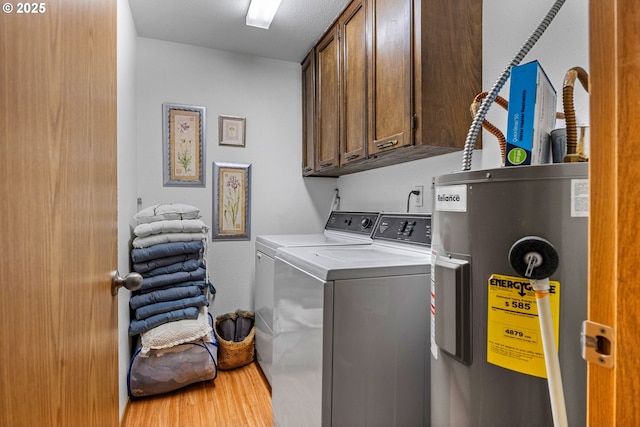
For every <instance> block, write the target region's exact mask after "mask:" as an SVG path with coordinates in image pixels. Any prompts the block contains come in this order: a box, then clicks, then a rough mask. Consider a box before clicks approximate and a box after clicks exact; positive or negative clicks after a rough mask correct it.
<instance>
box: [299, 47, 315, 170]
mask: <svg viewBox="0 0 640 427" xmlns="http://www.w3.org/2000/svg"><path fill="white" fill-rule="evenodd" d="M315 63H316V61H315V52H314V51H313V50H312V51H311V52H310V53H309V54H308V55H307V57H306V58H305V59H304V61H303V62H302V174H303V175H310V174H312V173H313V172H314V171H315V160H316V159H315V158H316V156H315V142H316V141H315V128H316V125H315V120H316V109H315V102H316V75H315V74H316V72H315V68H316V67H315Z"/></svg>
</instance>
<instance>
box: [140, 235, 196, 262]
mask: <svg viewBox="0 0 640 427" xmlns="http://www.w3.org/2000/svg"><path fill="white" fill-rule="evenodd" d="M203 249H204V243H203V242H202V241H199V240H194V241H191V242H169V243H160V244H157V245H153V246H147V247H146V248H134V249H132V250H131V260H132V261H133V262H134V263H137V262H144V261H149V260H151V259H155V258H164V257H169V256H174V255H182V254H192V253H199V252H200V251H202V250H203Z"/></svg>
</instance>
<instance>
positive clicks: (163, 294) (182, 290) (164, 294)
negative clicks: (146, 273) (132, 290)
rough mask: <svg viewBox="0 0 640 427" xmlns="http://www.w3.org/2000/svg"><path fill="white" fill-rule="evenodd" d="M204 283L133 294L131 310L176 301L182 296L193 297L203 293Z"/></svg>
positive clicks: (130, 301) (130, 303) (130, 302)
mask: <svg viewBox="0 0 640 427" xmlns="http://www.w3.org/2000/svg"><path fill="white" fill-rule="evenodd" d="M190 283H193V282H190ZM202 283H203V285H202V286H200V287H198V286H195V285H191V286H185V287H177V288H176V287H172V288H167V289H160V290H158V291H153V292H149V293H148V294H141V295H135V296H132V297H131V299H130V300H129V307H131V310H135V309H137V308H139V307H142V306H145V305H151V304H155V303H158V302H164V301H175V300H178V299H182V298H191V297H197V296H199V295H203V293H202V290H203V288H204V281H203V282H202Z"/></svg>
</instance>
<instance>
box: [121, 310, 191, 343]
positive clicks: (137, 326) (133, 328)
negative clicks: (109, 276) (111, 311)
mask: <svg viewBox="0 0 640 427" xmlns="http://www.w3.org/2000/svg"><path fill="white" fill-rule="evenodd" d="M197 318H198V308H196V307H188V308H181V309H178V310H174V311H169V312H166V313H162V314H156V315H155V316H151V317H147V318H146V319H143V320H138V319H135V320H133V319H132V320H131V322H130V323H129V336H131V337H132V336H134V335H138V334H141V333H143V332H146V331H149V330H151V329H153V328H156V327H158V326H162V325H164V324H166V323H171V322H177V321H178V320H182V319H197Z"/></svg>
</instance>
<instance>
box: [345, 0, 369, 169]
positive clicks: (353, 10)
mask: <svg viewBox="0 0 640 427" xmlns="http://www.w3.org/2000/svg"><path fill="white" fill-rule="evenodd" d="M366 24H367V16H366V2H365V0H355V1H353V2H352V3H351V4H350V5H349V7H348V8H347V9H346V10H345V11H344V13H343V14H342V16H341V17H340V21H339V24H338V27H339V35H340V76H341V80H340V107H341V114H340V165H341V166H342V165H345V164H347V163H350V162H353V161H357V160H361V159H363V158H365V157H366V147H367V108H368V100H367V84H368V81H367V28H366Z"/></svg>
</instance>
